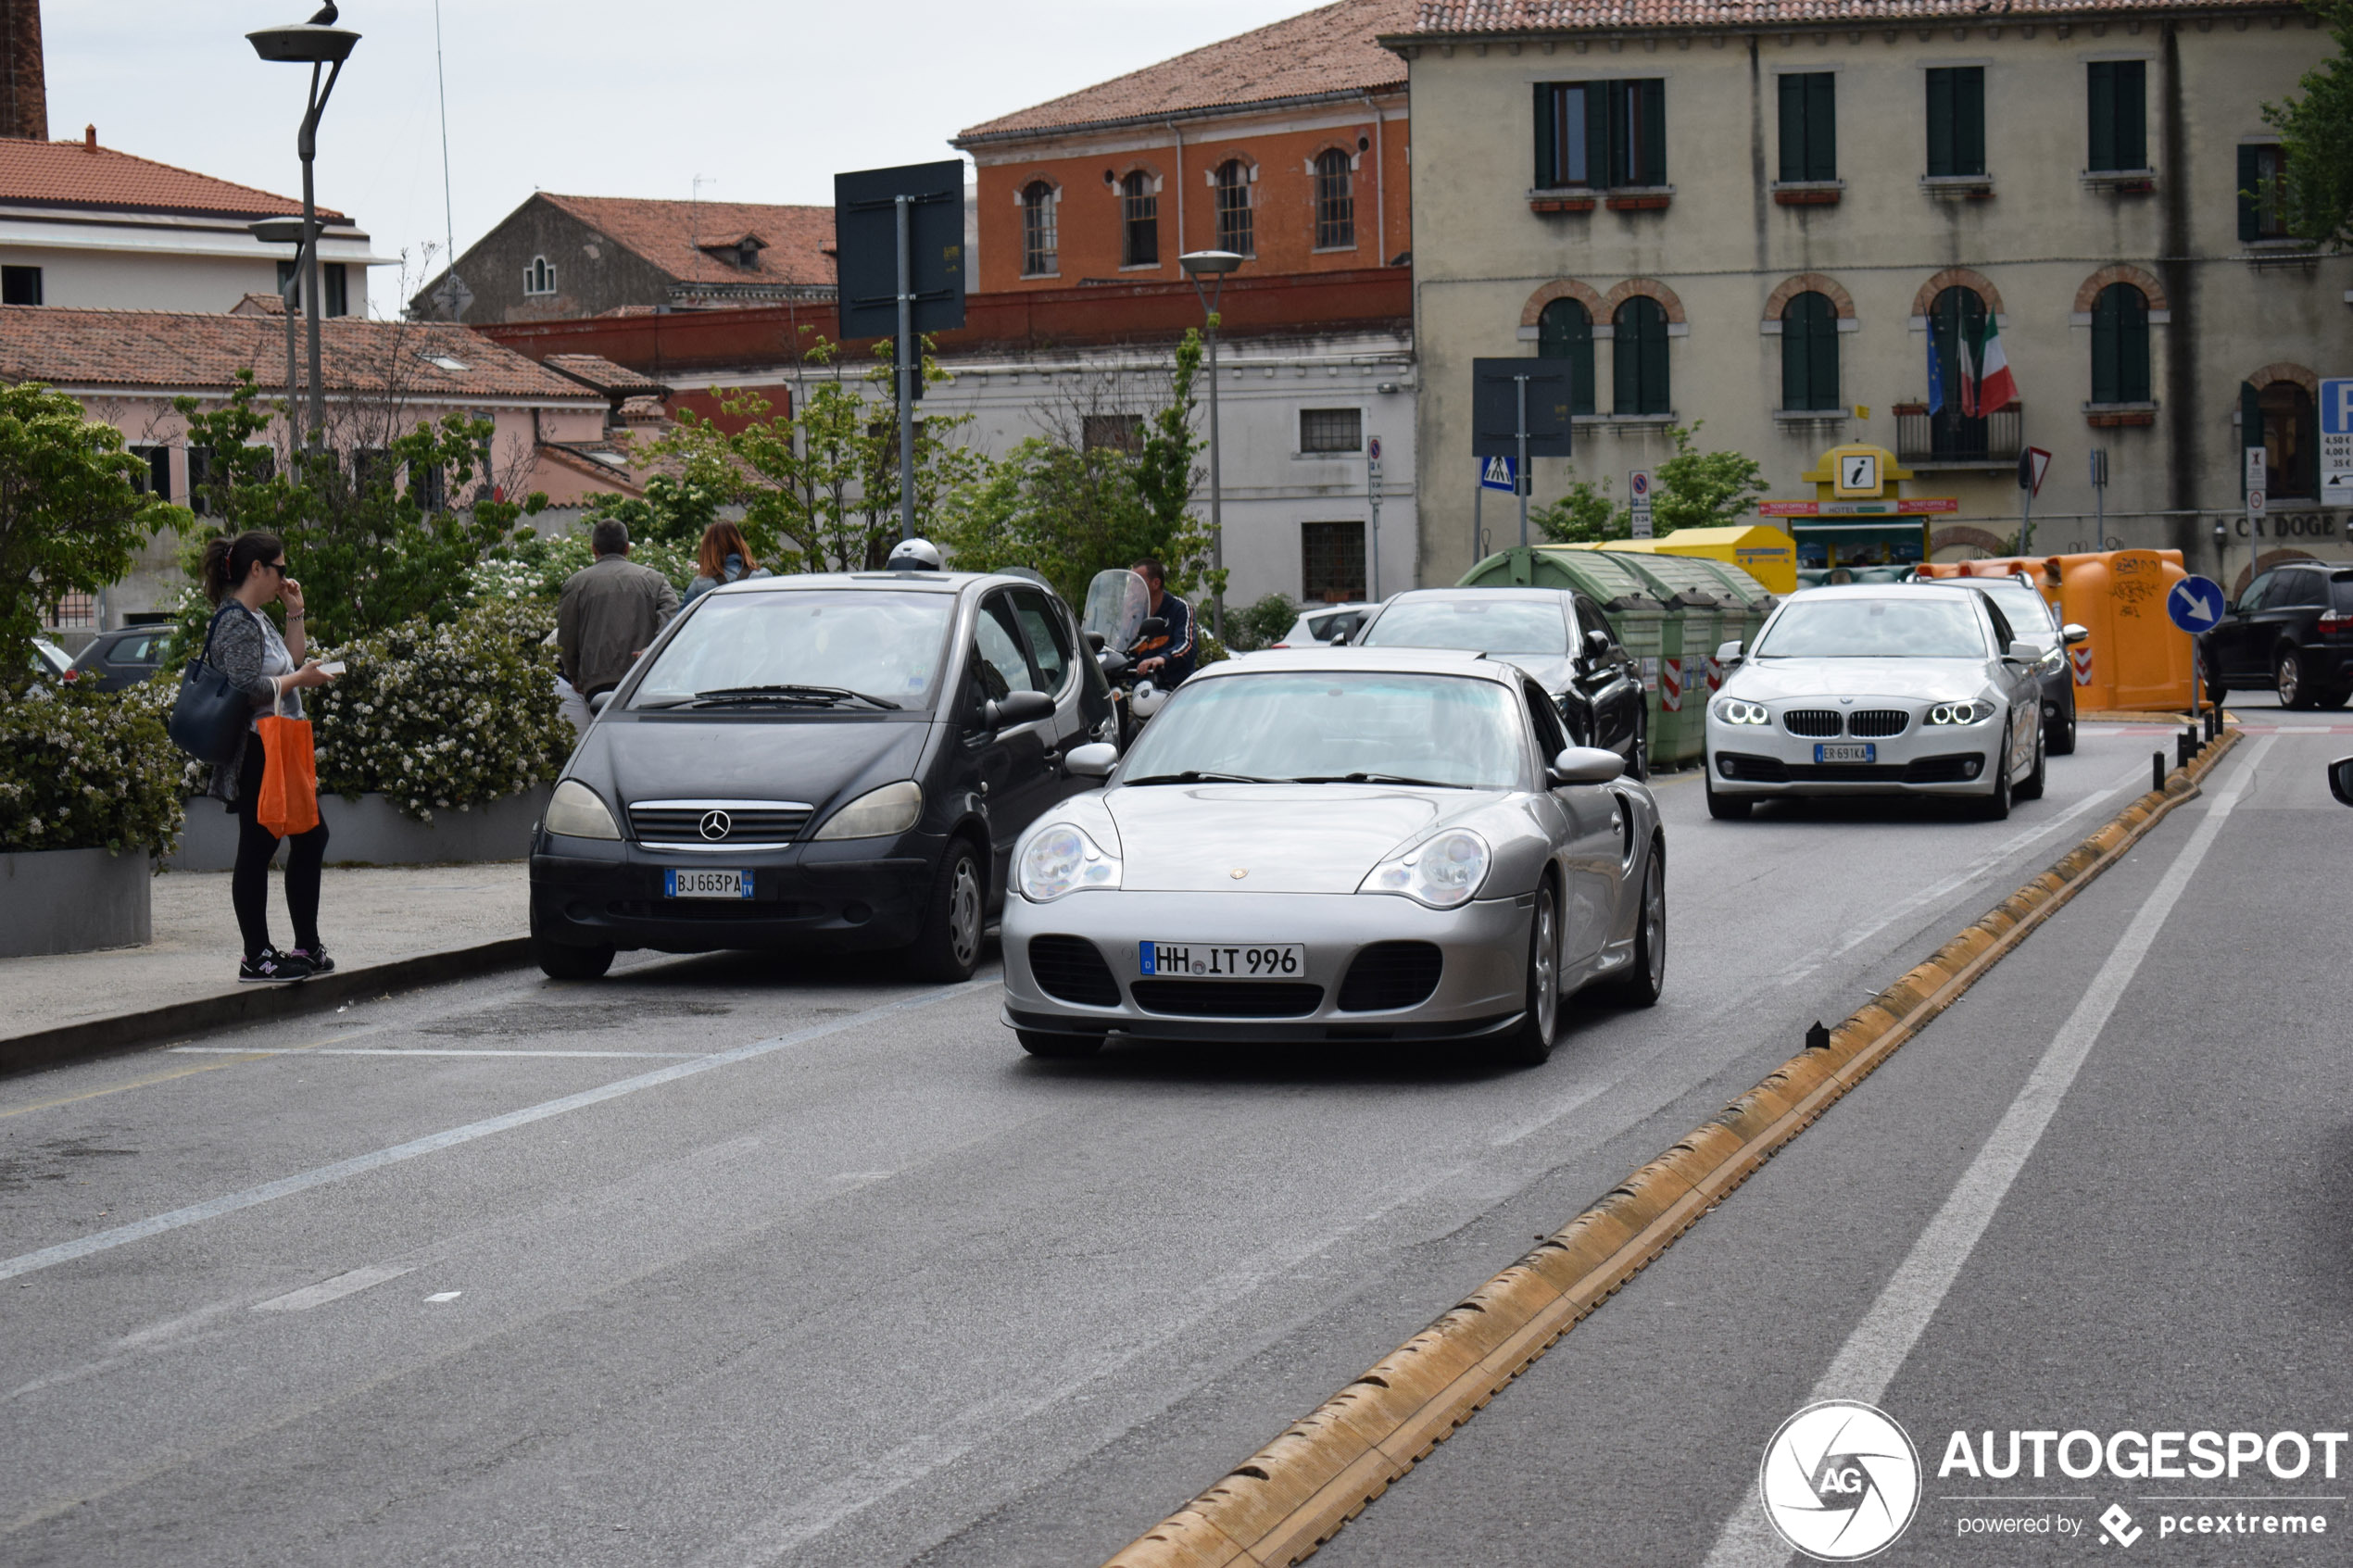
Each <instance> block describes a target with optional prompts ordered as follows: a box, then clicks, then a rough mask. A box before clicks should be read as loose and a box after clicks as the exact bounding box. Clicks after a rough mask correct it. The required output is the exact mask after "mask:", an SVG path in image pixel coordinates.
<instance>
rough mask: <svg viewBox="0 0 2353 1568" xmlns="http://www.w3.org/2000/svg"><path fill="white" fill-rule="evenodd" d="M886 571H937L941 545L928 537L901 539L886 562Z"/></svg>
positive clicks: (884, 568)
mask: <svg viewBox="0 0 2353 1568" xmlns="http://www.w3.org/2000/svg"><path fill="white" fill-rule="evenodd" d="M883 570H884V571H938V570H940V560H939V546H937V545H935V544H933V543H932V542H931V541H930V540H928V539H901V540H900V542H899V544H898V546H897V547H896V548H894V549H893V550H892V551H891V552H890V559H889V560H888V561H887V562H886V563H885V564H884V567H883Z"/></svg>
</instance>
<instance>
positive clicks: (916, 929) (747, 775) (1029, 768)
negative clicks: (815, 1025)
mask: <svg viewBox="0 0 2353 1568" xmlns="http://www.w3.org/2000/svg"><path fill="white" fill-rule="evenodd" d="M1086 646H1087V645H1086V643H1085V641H1084V640H1083V639H1082V638H1081V637H1080V635H1079V632H1078V627H1077V624H1076V621H1074V620H1073V619H1072V617H1071V614H1070V610H1069V608H1067V607H1066V606H1064V605H1063V601H1062V600H1061V599H1060V598H1059V597H1057V596H1055V595H1054V594H1053V593H1052V592H1051V590H1049V589H1046V588H1041V587H1039V586H1038V585H1037V584H1035V583H1028V582H1025V581H1021V580H1019V579H1015V578H1011V577H1001V576H973V575H968V574H963V573H950V572H927V571H907V572H864V573H853V574H843V575H823V576H818V575H812V576H804V577H773V578H763V579H755V580H750V581H746V582H742V583H731V584H729V585H727V586H725V587H723V588H718V589H714V590H713V591H711V593H708V594H705V595H702V596H700V597H698V598H697V599H696V600H695V601H694V602H693V603H692V604H690V605H688V606H687V607H686V609H685V610H684V611H682V612H681V613H680V615H679V616H678V618H677V619H676V620H675V621H673V622H672V623H671V624H670V626H668V627H667V628H666V629H665V630H664V631H663V633H662V634H661V636H660V637H659V638H657V639H656V640H655V643H654V646H652V647H651V648H649V649H648V650H647V651H646V654H645V656H644V657H643V658H642V659H639V660H638V661H637V664H636V666H635V668H634V669H633V670H632V671H630V672H629V674H628V676H627V677H626V678H625V679H624V680H623V682H622V683H621V684H620V685H619V686H618V687H617V688H615V689H614V691H613V692H612V693H611V694H610V697H609V698H608V699H607V700H605V701H603V702H601V703H600V704H598V705H596V706H597V708H598V717H597V720H596V721H595V722H594V723H593V724H591V725H590V726H589V728H588V732H587V734H585V735H584V736H583V737H582V738H581V742H580V746H579V748H578V749H577V750H576V751H574V752H573V757H572V760H571V761H570V762H569V763H567V764H566V765H565V768H564V773H563V777H562V778H561V779H560V781H558V783H557V785H556V791H555V795H554V797H553V798H552V799H551V800H550V801H549V802H548V807H547V819H546V821H545V822H542V823H541V824H540V826H539V830H538V832H537V833H536V834H535V835H534V837H533V840H532V854H531V935H532V941H533V945H534V948H535V957H536V958H537V960H538V961H539V966H540V968H541V969H543V970H545V971H546V972H547V973H548V974H549V975H550V976H553V977H555V978H557V979H590V978H594V977H595V976H597V975H599V974H602V973H603V972H605V970H606V968H607V967H608V966H609V965H610V963H611V962H612V956H613V952H614V950H615V949H616V948H621V947H652V948H656V949H658V950H660V951H663V952H672V953H698V952H711V951H716V950H718V949H722V948H733V947H764V948H782V947H802V948H832V949H875V948H903V949H907V950H908V951H909V953H910V956H911V958H912V961H913V965H914V967H915V969H916V970H917V971H918V972H921V973H923V974H925V975H926V976H928V977H931V978H937V979H950V980H961V979H963V978H964V977H965V976H967V975H969V974H971V973H972V971H973V966H974V963H975V961H976V960H977V959H978V958H979V956H980V946H981V936H982V932H983V928H984V926H985V924H986V922H987V917H988V911H989V910H990V909H994V908H996V907H998V906H999V905H1000V903H1001V900H1002V890H1003V888H1004V886H1005V884H1006V875H1005V873H1006V870H1007V859H1008V857H1009V856H1010V855H1011V854H1012V852H1013V839H1014V838H1015V836H1016V835H1017V834H1020V832H1021V830H1022V829H1023V828H1024V827H1026V826H1027V825H1028V824H1029V822H1031V820H1032V819H1034V818H1035V817H1036V816H1037V815H1038V813H1039V812H1041V811H1043V810H1045V809H1047V808H1048V807H1050V806H1051V805H1053V804H1054V803H1055V802H1057V801H1059V800H1060V799H1062V798H1063V797H1064V796H1066V795H1070V794H1072V793H1074V792H1076V791H1078V790H1081V789H1091V788H1094V787H1096V783H1095V781H1094V780H1092V779H1086V778H1073V777H1071V776H1070V775H1069V774H1068V773H1067V772H1066V771H1064V770H1063V757H1064V755H1065V754H1067V753H1068V751H1069V750H1070V748H1071V747H1073V746H1081V745H1085V744H1087V743H1088V742H1089V741H1094V740H1099V739H1109V738H1112V736H1113V734H1114V723H1115V721H1114V715H1113V709H1112V704H1111V697H1110V691H1109V687H1108V685H1107V684H1106V683H1105V682H1104V679H1103V676H1102V672H1101V669H1100V668H1099V667H1098V666H1097V664H1096V662H1095V660H1094V659H1092V658H1089V657H1088V656H1087V653H1086Z"/></svg>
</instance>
